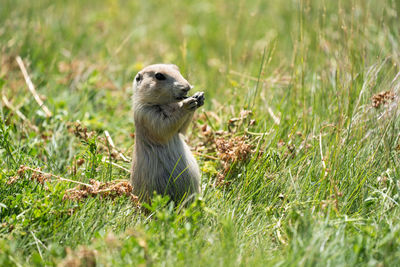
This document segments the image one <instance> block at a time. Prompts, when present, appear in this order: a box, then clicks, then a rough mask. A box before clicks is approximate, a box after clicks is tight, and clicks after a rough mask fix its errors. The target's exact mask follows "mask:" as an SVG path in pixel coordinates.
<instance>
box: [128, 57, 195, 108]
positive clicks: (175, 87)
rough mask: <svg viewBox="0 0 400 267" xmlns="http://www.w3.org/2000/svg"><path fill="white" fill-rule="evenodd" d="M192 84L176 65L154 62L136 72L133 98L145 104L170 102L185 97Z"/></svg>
mask: <svg viewBox="0 0 400 267" xmlns="http://www.w3.org/2000/svg"><path fill="white" fill-rule="evenodd" d="M192 87H193V86H192V85H190V83H189V82H188V81H187V80H186V79H185V78H183V76H182V74H181V73H180V72H179V69H178V67H177V66H176V65H173V64H155V65H150V66H147V67H145V68H144V69H142V70H141V71H139V72H138V74H137V75H136V77H135V80H134V81H133V98H134V100H135V101H138V102H140V103H146V104H153V105H158V104H170V103H175V102H179V101H181V100H182V99H184V98H186V96H187V93H188V92H189V90H190V89H191V88H192Z"/></svg>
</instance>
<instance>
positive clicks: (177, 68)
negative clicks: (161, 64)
mask: <svg viewBox="0 0 400 267" xmlns="http://www.w3.org/2000/svg"><path fill="white" fill-rule="evenodd" d="M168 66H170V67H172V68H174V69H176V70H177V71H179V67H178V66H177V65H175V64H168Z"/></svg>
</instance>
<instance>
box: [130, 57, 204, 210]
mask: <svg viewBox="0 0 400 267" xmlns="http://www.w3.org/2000/svg"><path fill="white" fill-rule="evenodd" d="M192 87H193V86H191V85H190V84H189V82H188V81H187V80H185V78H183V77H182V75H181V73H180V72H179V69H178V67H177V66H176V65H171V64H156V65H150V66H148V67H146V68H144V69H143V70H141V71H140V72H139V73H138V74H137V75H136V77H135V80H134V82H133V116H134V121H135V128H136V132H135V147H134V152H133V161H132V173H131V183H132V186H133V193H134V194H135V195H137V196H139V199H140V200H141V201H145V202H149V201H150V198H151V197H152V195H153V192H154V191H155V192H156V193H157V194H161V195H169V197H170V198H171V200H173V201H174V202H175V203H180V202H181V201H183V200H184V199H185V198H187V197H192V196H193V194H195V193H198V192H199V191H200V186H199V183H200V171H199V167H198V165H197V163H196V160H195V158H194V157H193V155H192V153H191V152H190V149H189V147H188V146H187V144H186V143H185V141H184V139H183V135H182V134H184V133H185V131H186V129H187V128H188V126H189V124H190V121H191V120H192V117H193V113H194V111H195V110H196V109H197V108H198V107H200V106H202V105H203V104H204V93H203V92H198V93H196V94H194V95H193V96H191V97H187V93H188V91H189V90H190V89H191V88H192Z"/></svg>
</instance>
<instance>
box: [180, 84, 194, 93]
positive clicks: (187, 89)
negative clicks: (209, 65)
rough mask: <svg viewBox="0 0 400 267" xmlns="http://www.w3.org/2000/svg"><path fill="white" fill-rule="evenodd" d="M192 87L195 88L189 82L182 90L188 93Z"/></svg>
mask: <svg viewBox="0 0 400 267" xmlns="http://www.w3.org/2000/svg"><path fill="white" fill-rule="evenodd" d="M192 88H193V86H192V85H190V84H188V85H186V86H185V87H183V88H182V91H183V92H185V93H187V92H189V90H190V89H192Z"/></svg>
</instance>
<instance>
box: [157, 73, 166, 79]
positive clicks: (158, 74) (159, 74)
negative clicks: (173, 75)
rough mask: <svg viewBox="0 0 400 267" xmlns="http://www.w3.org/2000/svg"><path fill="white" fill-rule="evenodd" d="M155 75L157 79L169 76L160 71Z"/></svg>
mask: <svg viewBox="0 0 400 267" xmlns="http://www.w3.org/2000/svg"><path fill="white" fill-rule="evenodd" d="M155 77H156V79H157V80H160V81H162V80H166V79H167V78H165V76H164V74H162V73H159V72H157V73H156V75H155Z"/></svg>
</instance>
